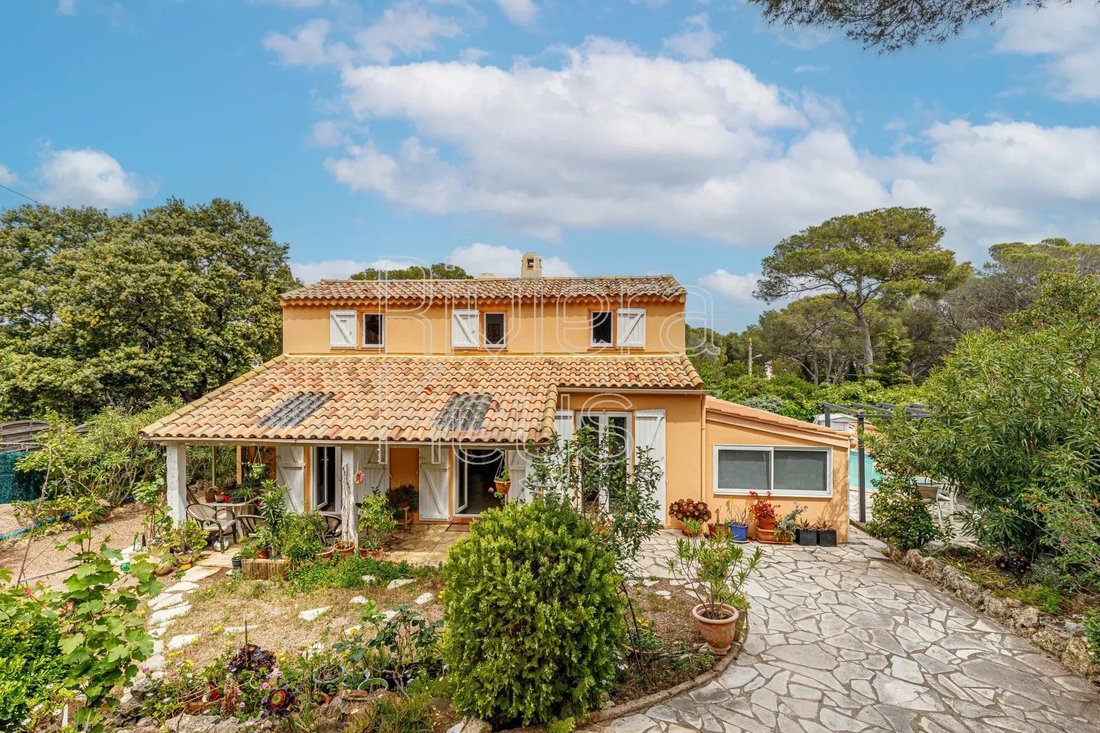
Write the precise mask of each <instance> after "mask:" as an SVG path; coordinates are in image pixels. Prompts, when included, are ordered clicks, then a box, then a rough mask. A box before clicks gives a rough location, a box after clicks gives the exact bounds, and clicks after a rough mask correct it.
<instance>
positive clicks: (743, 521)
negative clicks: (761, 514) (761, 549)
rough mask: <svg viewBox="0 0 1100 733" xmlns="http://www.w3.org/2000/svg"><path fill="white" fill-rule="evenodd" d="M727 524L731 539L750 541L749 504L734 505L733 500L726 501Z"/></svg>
mask: <svg viewBox="0 0 1100 733" xmlns="http://www.w3.org/2000/svg"><path fill="white" fill-rule="evenodd" d="M726 514H728V515H729V519H727V520H726V526H727V527H729V532H730V539H732V540H733V541H734V542H748V541H749V508H748V506H741V507H734V506H733V502H732V500H727V501H726Z"/></svg>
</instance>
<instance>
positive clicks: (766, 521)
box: [749, 491, 776, 542]
mask: <svg viewBox="0 0 1100 733" xmlns="http://www.w3.org/2000/svg"><path fill="white" fill-rule="evenodd" d="M771 498H772V492H770V491H769V492H768V494H767V496H760V494H758V493H757V492H755V491H750V492H749V512H750V513H751V514H752V517H753V519H755V520H756V539H758V540H760V541H761V542H771V541H772V538H773V530H774V529H775V521H776V513H775V504H772V502H771Z"/></svg>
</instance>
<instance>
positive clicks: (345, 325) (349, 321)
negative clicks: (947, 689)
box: [328, 311, 355, 349]
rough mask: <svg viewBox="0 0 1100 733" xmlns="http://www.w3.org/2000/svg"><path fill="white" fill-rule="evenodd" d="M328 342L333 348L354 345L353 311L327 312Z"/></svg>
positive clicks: (352, 346) (347, 347)
mask: <svg viewBox="0 0 1100 733" xmlns="http://www.w3.org/2000/svg"><path fill="white" fill-rule="evenodd" d="M328 343H329V346H331V347H332V348H334V349H350V348H354V347H355V311H329V312H328Z"/></svg>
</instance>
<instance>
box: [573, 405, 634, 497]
mask: <svg viewBox="0 0 1100 733" xmlns="http://www.w3.org/2000/svg"><path fill="white" fill-rule="evenodd" d="M580 427H581V429H582V430H583V429H585V428H588V429H589V430H591V431H592V432H593V433H594V435H595V437H596V448H597V449H598V453H597V455H598V456H599V458H600V459H601V460H602V459H603V458H604V457H607V458H608V459H610V460H612V461H615V462H616V463H622V464H626V465H628V466H629V456H630V442H631V441H630V414H629V413H625V412H589V413H585V414H583V415H581V420H580ZM581 460H582V461H583V460H584V457H582V459H581ZM583 498H584V501H585V503H587V504H598V505H599V507H600V508H601V509H607V508H608V506H609V499H608V497H607V495H606V492H605V491H604V490H603V489H602V488H599V489H594V490H592V491H588V490H585V491H584V497H583Z"/></svg>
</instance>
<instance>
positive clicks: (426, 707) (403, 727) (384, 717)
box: [348, 695, 433, 733]
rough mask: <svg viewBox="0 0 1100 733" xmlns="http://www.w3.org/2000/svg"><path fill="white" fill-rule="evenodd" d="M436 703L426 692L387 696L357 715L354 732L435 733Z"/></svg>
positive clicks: (351, 732)
mask: <svg viewBox="0 0 1100 733" xmlns="http://www.w3.org/2000/svg"><path fill="white" fill-rule="evenodd" d="M432 724H433V719H432V704H431V699H430V698H428V697H427V696H425V695H413V696H409V697H405V696H404V695H383V696H382V697H380V698H378V699H377V700H375V701H374V702H373V703H372V704H371V705H369V706H368V707H367V709H366V711H364V713H363V715H362V716H360V717H358V718H356V719H355V721H354V722H353V723H352V725H351V727H350V728H348V731H349V732H350V733H431V731H432Z"/></svg>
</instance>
